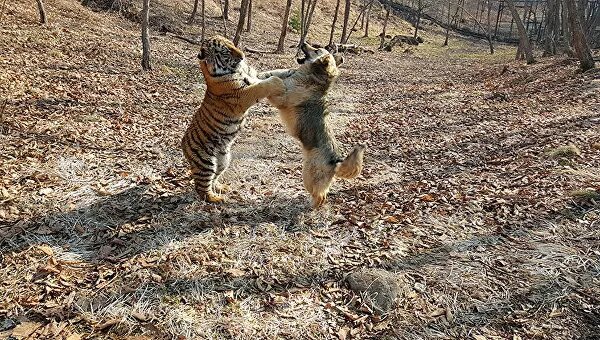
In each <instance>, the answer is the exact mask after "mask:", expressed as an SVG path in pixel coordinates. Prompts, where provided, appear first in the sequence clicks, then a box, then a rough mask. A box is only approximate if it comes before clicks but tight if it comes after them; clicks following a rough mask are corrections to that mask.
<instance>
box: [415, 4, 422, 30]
mask: <svg viewBox="0 0 600 340" xmlns="http://www.w3.org/2000/svg"><path fill="white" fill-rule="evenodd" d="M421 12H423V9H422V8H421V7H420V6H419V8H418V13H417V23H416V24H415V38H416V37H417V35H418V34H419V25H420V24H421Z"/></svg>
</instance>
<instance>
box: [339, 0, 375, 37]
mask: <svg viewBox="0 0 600 340" xmlns="http://www.w3.org/2000/svg"><path fill="white" fill-rule="evenodd" d="M373 1H375V0H371V1H370V2H369V3H368V4H367V5H366V6H365V7H363V8H362V9H361V11H360V13H359V14H358V17H357V18H356V20H355V21H354V24H352V28H351V29H350V32H348V36H346V40H345V41H343V42H342V43H343V44H347V43H348V40H350V37H351V36H352V33H353V32H354V31H356V24H358V20H360V18H361V17H364V15H365V12H366V11H367V8H368V7H369V6H370V5H372V4H373Z"/></svg>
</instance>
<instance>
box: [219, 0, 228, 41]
mask: <svg viewBox="0 0 600 340" xmlns="http://www.w3.org/2000/svg"><path fill="white" fill-rule="evenodd" d="M228 1H229V0H226V1H225V2H226V3H228ZM219 6H220V7H221V19H223V36H224V37H226V36H228V34H227V18H226V17H225V13H226V12H225V9H224V8H223V3H222V2H221V0H219Z"/></svg>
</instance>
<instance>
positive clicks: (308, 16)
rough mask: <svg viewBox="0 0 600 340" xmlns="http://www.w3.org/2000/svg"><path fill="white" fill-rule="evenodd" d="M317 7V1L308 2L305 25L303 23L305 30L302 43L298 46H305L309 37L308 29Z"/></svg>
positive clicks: (309, 0)
mask: <svg viewBox="0 0 600 340" xmlns="http://www.w3.org/2000/svg"><path fill="white" fill-rule="evenodd" d="M311 5H312V6H311ZM315 7H317V0H313V1H312V2H311V0H308V5H307V6H306V13H305V14H304V15H303V16H302V17H303V19H304V20H303V23H301V26H302V27H303V29H302V36H300V43H299V44H298V46H302V44H304V42H305V41H306V37H307V36H308V29H309V28H310V24H311V22H312V18H313V14H314V13H315Z"/></svg>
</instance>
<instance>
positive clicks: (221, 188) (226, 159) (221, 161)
mask: <svg viewBox="0 0 600 340" xmlns="http://www.w3.org/2000/svg"><path fill="white" fill-rule="evenodd" d="M229 163H231V150H230V149H227V150H225V151H224V152H219V153H218V154H217V169H216V172H215V180H214V182H213V190H214V191H216V192H218V193H224V192H228V191H229V186H228V185H227V184H222V183H220V182H219V178H220V177H221V174H223V172H224V171H225V170H226V169H227V168H228V167H229Z"/></svg>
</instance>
